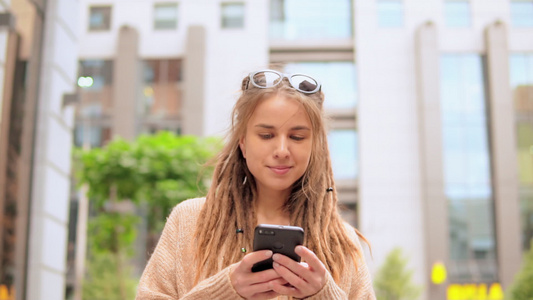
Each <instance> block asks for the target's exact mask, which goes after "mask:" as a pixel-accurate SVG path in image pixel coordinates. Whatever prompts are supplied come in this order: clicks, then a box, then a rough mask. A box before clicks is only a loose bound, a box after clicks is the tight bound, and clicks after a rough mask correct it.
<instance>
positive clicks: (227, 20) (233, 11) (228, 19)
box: [221, 3, 244, 28]
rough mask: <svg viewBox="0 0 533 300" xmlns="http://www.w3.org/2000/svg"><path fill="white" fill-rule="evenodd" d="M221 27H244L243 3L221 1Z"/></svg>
mask: <svg viewBox="0 0 533 300" xmlns="http://www.w3.org/2000/svg"><path fill="white" fill-rule="evenodd" d="M221 22H222V24H221V26H222V28H243V27H244V3H222V17H221Z"/></svg>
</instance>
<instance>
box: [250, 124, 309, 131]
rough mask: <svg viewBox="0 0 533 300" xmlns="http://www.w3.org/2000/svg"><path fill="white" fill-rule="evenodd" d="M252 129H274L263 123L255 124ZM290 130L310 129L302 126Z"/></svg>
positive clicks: (272, 126)
mask: <svg viewBox="0 0 533 300" xmlns="http://www.w3.org/2000/svg"><path fill="white" fill-rule="evenodd" d="M254 127H259V128H264V129H276V127H275V126H274V125H268V124H263V123H260V124H256V125H254ZM290 130H311V129H310V128H309V127H307V126H304V125H297V126H294V127H291V129H290Z"/></svg>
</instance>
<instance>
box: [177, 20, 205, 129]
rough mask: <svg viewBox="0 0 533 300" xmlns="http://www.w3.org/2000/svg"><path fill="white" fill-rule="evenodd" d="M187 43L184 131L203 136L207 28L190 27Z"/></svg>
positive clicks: (182, 116) (182, 114)
mask: <svg viewBox="0 0 533 300" xmlns="http://www.w3.org/2000/svg"><path fill="white" fill-rule="evenodd" d="M186 43H187V44H186V48H185V57H186V59H185V64H184V68H183V70H184V72H183V73H184V76H183V78H184V82H185V84H184V90H183V107H182V109H181V120H182V133H183V134H192V135H199V136H203V135H204V134H205V125H204V106H205V103H204V102H205V92H204V89H205V87H204V86H205V80H206V71H205V60H206V32H205V28H204V27H203V26H199V25H198V26H191V27H189V28H188V30H187V41H186Z"/></svg>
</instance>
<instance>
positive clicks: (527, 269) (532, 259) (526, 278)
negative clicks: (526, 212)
mask: <svg viewBox="0 0 533 300" xmlns="http://www.w3.org/2000/svg"><path fill="white" fill-rule="evenodd" d="M505 299H508V300H531V299H533V240H531V244H530V247H529V251H528V252H527V253H526V254H525V255H524V260H523V263H522V269H521V270H520V272H518V274H517V275H516V277H515V279H514V282H513V284H512V285H511V286H510V287H509V289H508V291H507V297H505Z"/></svg>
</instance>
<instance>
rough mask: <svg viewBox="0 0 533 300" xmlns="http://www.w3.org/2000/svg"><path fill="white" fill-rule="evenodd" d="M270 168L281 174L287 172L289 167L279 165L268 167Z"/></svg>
mask: <svg viewBox="0 0 533 300" xmlns="http://www.w3.org/2000/svg"><path fill="white" fill-rule="evenodd" d="M269 168H270V170H272V172H274V173H276V174H278V175H283V174H287V172H289V170H290V169H291V167H286V166H280V167H269Z"/></svg>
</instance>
